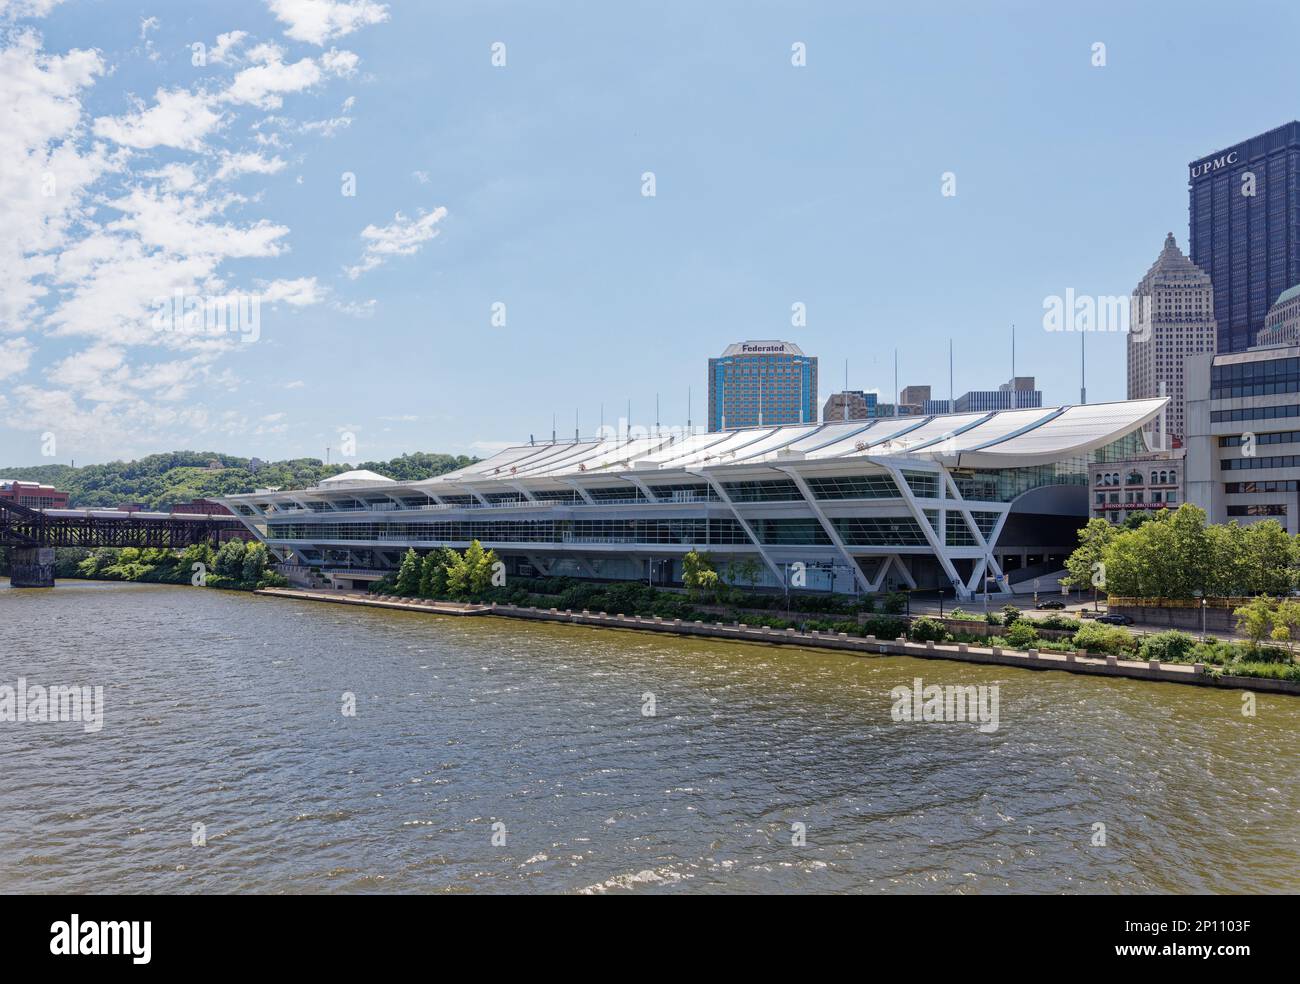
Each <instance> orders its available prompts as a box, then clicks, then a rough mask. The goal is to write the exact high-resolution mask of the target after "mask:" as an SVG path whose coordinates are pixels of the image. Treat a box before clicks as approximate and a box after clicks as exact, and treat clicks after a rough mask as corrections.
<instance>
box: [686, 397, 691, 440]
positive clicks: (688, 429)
mask: <svg viewBox="0 0 1300 984" xmlns="http://www.w3.org/2000/svg"><path fill="white" fill-rule="evenodd" d="M690 432H691V388H690V387H689V386H687V387H686V433H687V434H689V433H690Z"/></svg>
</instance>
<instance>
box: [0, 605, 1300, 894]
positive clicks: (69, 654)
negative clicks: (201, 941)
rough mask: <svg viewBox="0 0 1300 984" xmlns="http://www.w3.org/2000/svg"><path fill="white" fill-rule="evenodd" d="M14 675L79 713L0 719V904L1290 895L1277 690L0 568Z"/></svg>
mask: <svg viewBox="0 0 1300 984" xmlns="http://www.w3.org/2000/svg"><path fill="white" fill-rule="evenodd" d="M20 676H21V677H24V678H25V680H26V681H27V686H28V687H31V686H32V685H33V684H40V685H46V686H49V685H56V684H58V685H70V684H78V685H87V686H96V685H100V686H103V687H104V721H103V726H102V728H101V729H100V730H99V731H87V730H86V727H85V725H84V724H81V723H77V722H60V723H49V722H45V723H42V722H31V721H28V722H16V721H11V722H2V723H0V764H2V765H3V770H4V782H3V784H2V786H0V891H6V892H312V893H315V892H612V893H618V892H627V891H638V892H871V893H877V892H879V893H887V892H908V893H920V892H943V893H957V892H962V893H1005V892H1105V893H1112V892H1283V891H1286V892H1295V891H1297V890H1300V781H1297V780H1298V779H1300V750H1298V749H1297V744H1296V738H1297V734H1300V699H1296V698H1288V697H1280V696H1277V697H1275V696H1270V695H1267V694H1261V695H1259V696H1258V699H1257V705H1256V714H1255V716H1253V717H1249V716H1245V715H1243V714H1242V706H1243V702H1242V695H1241V694H1240V693H1238V692H1233V691H1218V690H1209V689H1200V688H1195V687H1187V686H1178V685H1172V684H1154V683H1143V682H1138V681H1129V680H1105V679H1094V678H1088V677H1076V676H1071V675H1069V674H1065V673H1057V672H1032V671H1027V670H1015V669H1008V668H1003V667H981V666H975V665H967V664H962V663H953V662H944V661H924V660H913V659H909V658H902V657H867V658H863V657H854V656H851V655H848V654H840V653H818V652H812V651H803V650H795V649H778V648H769V647H761V646H752V645H745V644H739V643H714V642H704V641H696V640H686V639H676V638H673V637H669V636H661V635H651V634H647V633H635V632H624V631H617V630H608V629H592V628H581V627H568V626H548V625H533V624H526V623H520V622H512V621H508V620H505V619H493V618H459V619H455V618H439V617H431V616H426V615H417V614H411V613H405V612H388V611H368V610H357V609H353V608H346V607H343V606H332V605H322V604H319V603H312V602H298V601H284V600H279V599H271V598H258V597H252V596H250V595H246V594H237V593H228V592H223V591H217V590H209V589H201V588H185V587H165V586H152V585H130V584H103V583H89V582H77V581H64V582H61V583H60V584H59V586H58V587H56V588H55V589H53V590H50V591H33V590H15V589H10V588H9V587H8V586H7V584H6V583H5V582H3V581H0V685H5V684H8V685H10V686H14V687H16V685H17V678H18V677H20ZM916 677H921V678H922V679H923V680H924V682H925V683H926V684H932V683H937V684H941V685H942V684H961V685H975V686H980V685H993V684H996V685H997V686H998V688H999V689H998V691H997V693H998V695H999V727H998V729H997V730H996V731H994V732H991V733H981V732H980V731H979V730H978V728H977V726H976V725H973V724H971V723H968V722H953V723H944V722H929V723H910V722H896V721H894V720H892V718H891V715H890V709H891V706H892V703H893V702H892V700H891V697H890V693H889V692H890V690H891V688H893V687H895V686H899V685H907V686H910V685H911V684H912V681H913V679H914V678H916ZM345 694H353V695H355V714H354V715H347V714H345V713H344V701H345V696H344V695H345ZM646 695H653V701H654V711H655V714H654V716H647V715H646V714H644V713H643V710H644V709H646V707H647V697H646ZM1098 824H1104V825H1105V826H1104V830H1103V828H1100V827H1097V826H1096V825H1098ZM195 825H202V826H201V827H196V826H195ZM798 825H803V826H802V828H800V827H799V826H798ZM801 829H802V831H803V839H804V840H805V841H806V843H804V844H802V845H801V846H796V845H795V844H794V843H793V840H796V839H799V831H800V830H801ZM1103 833H1104V838H1105V843H1104V844H1101V843H1099V841H1100V839H1101V835H1102V834H1103ZM195 840H199V841H201V842H202V843H200V844H198V845H196V844H195V843H194V841H195Z"/></svg>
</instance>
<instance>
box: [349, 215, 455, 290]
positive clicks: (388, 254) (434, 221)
mask: <svg viewBox="0 0 1300 984" xmlns="http://www.w3.org/2000/svg"><path fill="white" fill-rule="evenodd" d="M446 215H447V210H446V208H443V207H442V206H439V207H438V208H435V209H434V210H433V211H432V212H427V213H424V214H423V215H421V216H420V217H419V218H417V219H408V218H407V217H406V216H404V215H403V214H402V213H401V212H398V213H397V214H396V215H394V216H393V221H392V223H391V224H389V225H386V226H377V225H368V226H366V227H365V228H364V229H362V230H361V238H362V240H363V241H364V242H365V249H364V250H363V251H362V254H361V262H360V263H358V264H357V265H356V266H353V267H348V269H347V274H348V276H349V277H351V278H352V279H353V280H355V279H356V278H357V277H359V276H361V274H363V273H365V272H366V271H367V270H373V269H374V268H375V267H377V266H380V265H381V264H383V263H385V262H387V261H388V260H389V259H391V258H392V257H394V256H410V255H412V254H414V253H418V252H419V251H420V249H421V248H423V246H424V244H425V243H427V242H428V241H429V240H430V239H433V238H434V237H435V236H437V235H438V231H439V230H438V229H437V228H436V226H437V225H438V223H439V222H441V221H442V220H443V218H444V217H445V216H446Z"/></svg>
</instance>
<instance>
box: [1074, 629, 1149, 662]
mask: <svg viewBox="0 0 1300 984" xmlns="http://www.w3.org/2000/svg"><path fill="white" fill-rule="evenodd" d="M1074 648H1075V649H1086V650H1088V652H1090V653H1108V654H1110V655H1112V656H1120V655H1123V654H1125V653H1131V652H1132V651H1133V650H1134V649H1136V648H1137V640H1136V639H1134V638H1133V636H1132V635H1131V634H1130V633H1128V632H1126V631H1125V630H1124V629H1121V628H1119V627H1118V626H1114V625H1098V624H1097V623H1096V622H1089V623H1087V624H1086V625H1082V626H1080V627H1079V631H1078V632H1076V633H1075V634H1074Z"/></svg>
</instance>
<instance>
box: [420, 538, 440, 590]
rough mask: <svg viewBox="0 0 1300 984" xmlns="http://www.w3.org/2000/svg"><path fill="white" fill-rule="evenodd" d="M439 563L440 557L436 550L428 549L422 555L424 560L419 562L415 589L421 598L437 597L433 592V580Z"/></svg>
mask: <svg viewBox="0 0 1300 984" xmlns="http://www.w3.org/2000/svg"><path fill="white" fill-rule="evenodd" d="M441 564H442V558H441V556H440V555H439V553H438V551H437V550H430V551H429V552H428V553H427V554H425V555H424V560H422V561H421V562H420V584H419V587H418V588H417V589H416V590H417V592H418V593H419V595H420V597H421V598H434V597H437V596H436V595H435V594H434V593H433V582H434V578H435V575H436V574H437V571H438V568H439V567H440V566H441Z"/></svg>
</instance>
